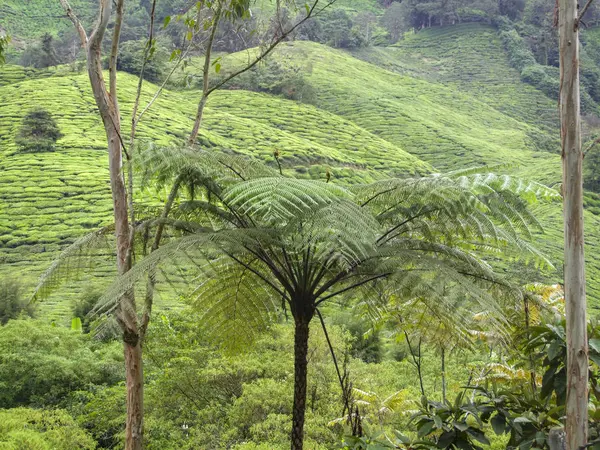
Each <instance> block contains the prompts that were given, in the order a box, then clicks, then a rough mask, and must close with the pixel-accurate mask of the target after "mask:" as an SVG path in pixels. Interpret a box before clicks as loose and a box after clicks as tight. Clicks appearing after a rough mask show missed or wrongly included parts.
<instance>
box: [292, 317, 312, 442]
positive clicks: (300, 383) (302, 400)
mask: <svg viewBox="0 0 600 450" xmlns="http://www.w3.org/2000/svg"><path fill="white" fill-rule="evenodd" d="M295 321H296V329H295V333H294V406H293V409H292V447H291V448H292V450H302V446H303V443H304V413H305V411H306V377H307V370H308V359H307V357H308V326H309V323H310V319H306V318H304V317H299V318H295Z"/></svg>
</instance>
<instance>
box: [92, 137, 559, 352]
mask: <svg viewBox="0 0 600 450" xmlns="http://www.w3.org/2000/svg"><path fill="white" fill-rule="evenodd" d="M137 161H138V162H139V163H140V167H141V169H140V170H141V172H140V173H142V179H143V183H142V184H143V185H145V186H158V187H160V188H163V189H164V188H165V187H168V186H173V188H171V193H174V194H179V196H178V202H177V204H176V207H175V208H174V210H173V214H172V215H171V216H170V217H160V218H154V219H153V218H149V220H145V221H144V222H143V223H142V224H141V225H139V227H138V228H139V229H140V232H142V231H143V230H147V229H149V228H152V227H157V226H161V227H165V229H166V230H168V233H169V234H168V236H169V238H170V242H169V243H168V244H166V245H164V246H163V247H161V248H160V249H158V250H157V251H154V252H152V253H151V254H149V255H148V256H146V257H145V258H143V259H142V260H141V261H139V262H138V263H137V264H136V266H135V267H134V268H133V269H132V270H131V271H129V272H128V273H127V274H125V275H123V276H121V277H119V279H118V280H117V281H116V282H115V283H114V284H113V285H112V286H111V288H110V289H109V290H108V291H107V292H106V294H105V295H104V297H103V298H102V301H101V304H100V305H99V306H98V309H99V310H102V309H104V310H110V308H111V307H113V306H114V305H115V304H116V303H115V301H116V300H115V299H117V298H119V297H120V296H121V294H123V293H124V292H126V291H127V290H129V289H132V288H133V287H134V286H135V284H136V282H138V281H139V280H141V279H143V277H144V276H146V275H147V274H148V273H156V268H157V267H160V266H161V265H165V264H168V263H169V261H171V262H177V264H187V265H189V267H190V268H193V270H194V271H195V273H197V274H198V276H197V277H196V278H194V279H193V280H192V279H190V280H189V283H190V284H191V285H192V289H191V292H192V293H191V294H190V298H191V299H192V303H193V304H194V305H195V306H196V307H197V308H198V309H199V310H201V311H202V312H203V328H205V329H206V330H207V333H208V334H209V335H211V336H216V335H219V334H221V335H222V336H224V337H227V338H226V340H228V341H230V342H239V341H248V340H250V339H251V338H252V337H253V336H254V335H255V333H256V332H257V331H258V330H260V329H264V328H265V326H266V324H267V323H268V321H269V320H270V319H272V318H273V317H274V315H273V313H274V311H275V308H276V306H277V305H279V304H280V302H281V301H282V299H283V301H286V302H288V303H289V306H290V309H291V311H292V314H312V312H314V308H316V307H317V306H318V305H319V304H320V303H321V302H323V301H326V300H328V299H330V298H333V297H335V296H338V295H346V294H347V295H353V294H355V293H356V290H357V289H362V290H363V292H364V294H365V301H367V302H370V303H372V305H373V307H374V308H379V307H381V306H382V305H381V301H382V299H383V300H385V301H389V299H402V301H403V302H404V303H405V305H409V304H411V302H413V303H412V304H413V305H416V304H418V303H421V304H423V305H425V307H424V308H421V310H423V311H429V312H430V313H431V314H433V315H437V316H438V317H439V318H440V321H439V323H440V324H443V326H446V325H448V326H450V324H449V321H450V320H453V321H454V323H455V324H456V323H465V318H466V317H469V316H472V315H473V314H475V313H476V312H477V311H481V310H485V311H488V312H489V314H490V316H491V317H493V319H490V323H493V324H495V325H496V326H497V327H498V328H501V327H502V325H503V319H502V317H501V314H500V309H499V308H498V306H497V302H496V299H495V297H494V296H495V295H496V294H497V293H499V292H501V291H505V292H511V286H510V283H508V282H507V281H506V280H504V279H503V278H501V277H500V276H498V275H497V274H496V272H495V271H494V269H493V267H492V265H490V264H489V263H488V262H487V259H486V258H487V257H488V256H490V255H491V254H493V255H494V256H495V257H498V256H499V255H503V256H504V255H514V256H515V257H517V256H522V255H523V254H527V255H529V256H530V257H532V258H534V259H536V260H541V261H543V262H547V261H546V260H545V259H544V257H543V255H542V254H541V253H540V252H538V251H537V249H536V248H535V246H533V245H532V244H531V243H530V242H529V241H530V239H531V238H532V237H533V234H532V230H535V229H539V228H540V226H539V223H538V222H537V220H536V218H535V216H534V215H533V214H532V213H531V211H530V210H529V205H531V204H533V203H535V202H536V201H537V200H538V199H553V198H555V197H557V194H556V193H555V192H554V191H552V190H550V189H548V188H545V187H544V186H542V185H539V184H536V183H526V182H523V181H520V180H518V179H515V178H511V177H508V176H504V175H501V176H498V175H495V174H493V173H490V172H489V171H485V170H484V172H485V173H478V172H477V171H475V170H465V171H460V172H454V173H450V174H447V175H440V174H437V175H431V176H426V177H420V178H404V179H387V180H381V181H378V182H375V183H372V184H368V185H359V186H352V187H343V186H339V185H335V184H332V183H324V182H320V181H311V180H298V179H291V178H285V177H282V176H280V175H278V174H276V173H274V172H273V170H271V169H270V168H267V167H265V166H264V165H263V164H261V163H259V162H257V161H254V160H248V159H246V158H244V157H241V156H238V155H235V154H229V153H220V152H202V151H198V150H196V149H194V150H188V149H185V148H179V149H164V148H160V147H154V146H149V147H148V148H147V149H145V150H144V152H142V154H141V155H140V156H139V157H138V158H137ZM184 186H187V188H188V192H189V194H190V195H187V196H186V195H183V194H181V193H180V192H178V189H179V188H180V187H184ZM378 280H379V281H378ZM448 287H450V288H451V290H452V293H453V294H452V295H450V296H449V295H447V288H448ZM459 299H463V300H464V301H462V300H461V302H459ZM399 303H401V302H399ZM459 304H460V307H457V305H459ZM424 317H425V316H423V317H422V318H421V319H418V320H423V319H424ZM442 318H443V319H444V320H441V319H442ZM440 329H441V328H440ZM459 334H460V339H463V340H465V341H467V340H468V339H469V337H470V336H469V329H468V328H467V327H466V326H464V327H463V328H462V331H461V332H460V333H459Z"/></svg>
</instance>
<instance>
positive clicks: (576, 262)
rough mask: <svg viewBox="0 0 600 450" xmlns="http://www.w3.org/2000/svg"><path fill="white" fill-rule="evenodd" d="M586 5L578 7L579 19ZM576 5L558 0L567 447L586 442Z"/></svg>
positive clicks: (573, 0)
mask: <svg viewBox="0 0 600 450" xmlns="http://www.w3.org/2000/svg"><path fill="white" fill-rule="evenodd" d="M590 4H591V0H588V2H587V3H586V5H585V6H584V7H583V8H582V9H581V17H583V15H584V14H585V12H586V10H587V8H588V7H589V5H590ZM578 14H579V8H578V1H577V0H559V11H558V25H559V44H560V45H559V53H560V122H561V140H562V165H563V187H562V191H563V192H562V193H563V205H564V212H563V219H564V239H565V244H564V245H565V249H564V250H565V252H564V282H565V302H566V317H567V322H566V328H567V404H566V413H567V421H566V432H567V450H576V449H579V448H582V447H583V446H585V445H587V431H588V430H587V428H588V412H587V404H588V341H587V325H586V323H587V322H586V298H585V260H584V238H583V151H582V148H581V122H580V96H579V25H580V23H579V17H580V16H579V15H578Z"/></svg>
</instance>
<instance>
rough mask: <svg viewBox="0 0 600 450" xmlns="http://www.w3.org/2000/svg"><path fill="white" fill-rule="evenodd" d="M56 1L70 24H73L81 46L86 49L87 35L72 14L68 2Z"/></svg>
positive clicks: (65, 0)
mask: <svg viewBox="0 0 600 450" xmlns="http://www.w3.org/2000/svg"><path fill="white" fill-rule="evenodd" d="M58 1H59V2H60V4H61V6H62V7H63V9H64V10H65V13H66V14H67V17H68V18H69V19H70V20H71V22H73V25H75V29H76V30H77V33H79V39H80V40H81V46H82V47H86V46H87V43H88V37H87V34H86V32H85V29H84V28H83V25H81V22H80V21H79V19H78V18H77V16H76V15H75V13H74V12H73V9H72V8H71V5H69V2H68V1H67V0H58Z"/></svg>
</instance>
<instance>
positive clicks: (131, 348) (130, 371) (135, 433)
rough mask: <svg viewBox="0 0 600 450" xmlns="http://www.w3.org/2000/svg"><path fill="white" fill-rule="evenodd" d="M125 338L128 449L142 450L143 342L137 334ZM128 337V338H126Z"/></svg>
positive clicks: (126, 443) (126, 433) (126, 438)
mask: <svg viewBox="0 0 600 450" xmlns="http://www.w3.org/2000/svg"><path fill="white" fill-rule="evenodd" d="M132 338H133V339H132V341H131V342H128V341H127V340H125V342H124V344H125V370H126V374H125V382H126V386H127V423H126V426H125V448H126V450H141V449H142V446H143V435H144V404H143V401H144V369H143V364H142V361H143V360H142V342H141V339H139V338H137V337H136V336H132ZM125 339H126V338H125Z"/></svg>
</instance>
